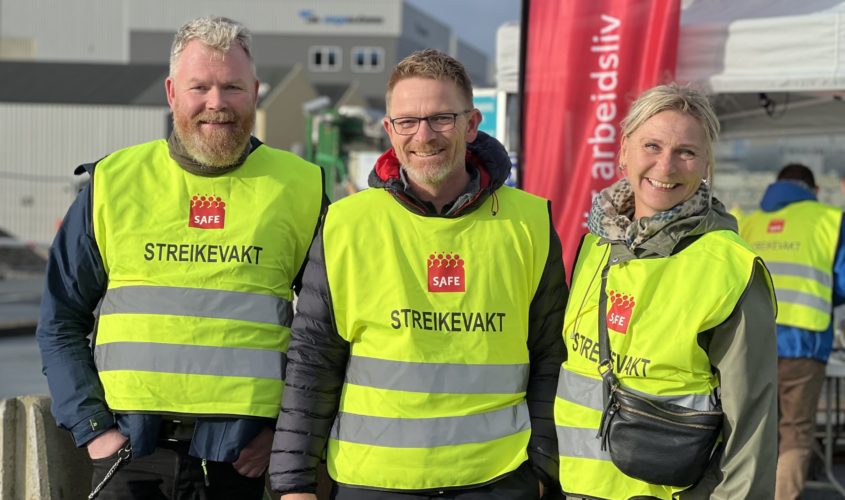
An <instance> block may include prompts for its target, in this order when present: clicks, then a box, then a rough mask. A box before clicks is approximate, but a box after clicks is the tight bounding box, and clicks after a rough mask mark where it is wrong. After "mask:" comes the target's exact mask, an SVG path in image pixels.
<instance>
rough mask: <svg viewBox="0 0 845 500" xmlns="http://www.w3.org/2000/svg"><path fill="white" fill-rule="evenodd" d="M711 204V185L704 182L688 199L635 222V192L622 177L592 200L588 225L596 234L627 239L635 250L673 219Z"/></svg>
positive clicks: (614, 239)
mask: <svg viewBox="0 0 845 500" xmlns="http://www.w3.org/2000/svg"><path fill="white" fill-rule="evenodd" d="M710 203H711V198H710V188H709V187H708V185H707V184H706V183H703V182H702V183H701V185H700V186H699V187H698V190H697V191H696V192H695V193H694V194H693V195H692V197H691V198H690V199H688V200H687V201H684V202H683V203H679V204H678V205H675V206H674V207H672V208H670V209H669V210H666V211H665V212H659V213H657V214H654V215H652V216H651V217H641V218H639V219H637V220H636V221H632V220H631V219H633V217H634V192H633V190H632V189H631V184H630V183H629V182H628V179H627V178H622V179H619V180H618V181H616V182H615V183H614V184H613V185H612V186H609V187H607V188H605V189H603V190H602V191H601V192H600V193H599V194H598V196H596V197H595V198H594V199H593V206H592V208H591V209H590V216H589V218H588V219H587V226H588V227H589V228H590V232H592V233H593V234H595V235H597V236H600V237H602V238H604V239H607V240H611V241H622V242H625V244H626V245H627V246H628V248H631V249H635V248H637V247H638V246H640V245H641V244H642V243H643V242H645V241H647V240H648V239H649V238H651V237H652V236H653V235H655V234H656V233H658V232H660V230H661V229H663V228H664V227H666V226H667V225H669V224H671V223H672V222H675V221H677V220H680V219H684V218H687V217H691V216H693V215H699V214H702V213H704V212H706V211H707V210H708V209H709V208H710Z"/></svg>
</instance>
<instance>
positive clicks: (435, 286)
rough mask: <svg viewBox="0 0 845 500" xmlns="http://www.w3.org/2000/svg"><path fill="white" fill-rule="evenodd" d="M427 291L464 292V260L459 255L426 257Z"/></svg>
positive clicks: (445, 254)
mask: <svg viewBox="0 0 845 500" xmlns="http://www.w3.org/2000/svg"><path fill="white" fill-rule="evenodd" d="M428 291H429V292H465V291H466V276H465V274H464V260H463V259H462V258H461V256H460V255H458V254H450V253H436V254H434V253H433V254H431V255H430V256H429V257H428Z"/></svg>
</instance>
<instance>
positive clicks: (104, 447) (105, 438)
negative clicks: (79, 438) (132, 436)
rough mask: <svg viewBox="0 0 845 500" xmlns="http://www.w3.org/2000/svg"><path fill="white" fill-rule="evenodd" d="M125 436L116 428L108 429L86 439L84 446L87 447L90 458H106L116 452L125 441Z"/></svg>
mask: <svg viewBox="0 0 845 500" xmlns="http://www.w3.org/2000/svg"><path fill="white" fill-rule="evenodd" d="M127 439H128V438H127V437H126V436H124V435H123V434H121V433H120V431H118V430H117V429H116V428H113V429H109V430H107V431H106V432H104V433H102V434H100V435H99V436H97V437H95V438H94V439H92V440H91V441H88V444H87V445H86V447H87V448H88V456H89V457H91V459H92V460H96V459H98V458H106V457H108V456H111V455H114V454H115V453H117V450H119V449H120V448H121V447H123V444H124V443H125V442H126V441H127Z"/></svg>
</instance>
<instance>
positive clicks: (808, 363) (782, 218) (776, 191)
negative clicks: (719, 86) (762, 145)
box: [740, 163, 845, 500]
mask: <svg viewBox="0 0 845 500" xmlns="http://www.w3.org/2000/svg"><path fill="white" fill-rule="evenodd" d="M817 193H818V187H817V186H816V181H815V177H814V176H813V172H812V171H811V170H810V169H809V168H807V167H806V166H804V165H801V164H798V163H792V164H789V165H786V166H785V167H783V169H781V171H780V173H778V176H777V181H776V182H774V183H773V184H771V185H770V186H769V187H768V188H767V189H766V192H765V194H764V195H763V199H762V201H761V202H760V210H757V211H755V212H753V213H752V214H750V215H749V216H748V217H746V218H745V219H744V220H743V222H742V224H741V225H740V228H741V231H740V233H741V234H742V237H743V238H745V240H746V241H747V242H748V243H749V244H750V245H751V248H753V249H754V251H756V252H757V253H758V254H760V256H762V257H763V260H765V261H766V266H767V267H768V268H769V270H770V271H771V272H772V279H773V280H774V284H775V293H776V294H777V298H778V315H777V332H778V343H777V345H778V403H779V407H780V420H779V423H778V428H779V435H780V436H779V437H780V441H779V451H780V453H779V457H778V471H777V492H776V495H775V498H776V499H778V500H792V499H796V498H799V497H800V496H801V491H802V490H803V489H804V484H805V482H806V476H807V469H808V466H809V459H810V455H811V454H812V446H813V440H814V434H815V429H816V407H817V406H818V402H819V396H820V394H821V389H822V382H824V377H825V364H826V363H827V359H828V357H829V356H830V352H831V350H832V348H833V327H834V325H833V307H834V306H836V305H839V304H841V303H842V302H843V301H844V299H843V297H845V252H843V250H842V242H843V236H845V234H843V233H842V231H843V227H842V211H841V210H840V209H838V208H836V207H832V206H828V205H825V204H822V203H819V202H818V201H817V200H816V194H817Z"/></svg>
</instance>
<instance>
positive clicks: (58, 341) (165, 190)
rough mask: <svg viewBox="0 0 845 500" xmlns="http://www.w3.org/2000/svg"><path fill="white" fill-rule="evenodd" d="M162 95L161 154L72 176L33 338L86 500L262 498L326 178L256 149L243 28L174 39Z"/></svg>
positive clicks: (220, 22) (136, 154)
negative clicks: (77, 185)
mask: <svg viewBox="0 0 845 500" xmlns="http://www.w3.org/2000/svg"><path fill="white" fill-rule="evenodd" d="M165 88H166V92H167V101H168V103H169V104H170V108H171V110H172V112H173V133H172V135H171V136H170V137H169V138H168V139H167V140H166V141H165V140H156V141H152V142H149V143H145V144H139V145H136V146H132V147H129V148H126V149H122V150H120V151H117V152H114V153H112V154H110V155H108V156H106V157H105V158H103V159H101V160H99V161H97V162H94V163H91V164H86V165H82V166H81V167H79V168H77V170H76V172H77V173H78V174H81V173H82V172H85V171H87V172H88V173H89V174H91V179H92V180H91V182H90V183H89V184H88V185H87V186H86V187H85V188H84V189H83V191H82V192H81V193H80V195H79V196H78V198H77V199H76V201H75V202H74V203H73V205H72V206H71V207H70V209H69V210H68V213H67V216H66V217H65V220H64V221H63V223H62V225H61V228H60V229H59V231H58V234H57V235H56V239H55V241H54V243H53V246H52V248H51V250H50V259H49V264H48V268H47V283H46V288H45V292H44V296H43V300H42V305H41V317H40V321H39V325H38V330H37V339H38V343H39V346H40V348H41V353H42V359H43V365H44V369H43V371H44V374H45V375H46V376H47V381H48V384H49V387H50V392H51V394H52V397H53V408H52V410H53V414H54V416H55V418H56V421H57V423H58V425H59V426H60V427H62V428H64V429H67V430H68V431H70V432H71V434H72V436H73V439H74V441H75V443H76V444H77V446H80V447H82V446H85V447H86V448H87V450H88V454H89V456H90V457H91V459H92V462H93V465H94V474H93V476H94V477H93V481H92V488H93V491H92V493H91V496H90V498H94V497H96V498H113V499H118V498H119V499H126V498H220V499H223V498H226V499H228V498H239V499H241V498H244V499H248V498H255V499H260V498H262V496H263V493H264V480H263V475H264V471H265V470H266V468H267V465H268V462H269V457H270V446H271V441H272V437H273V432H272V429H273V422H274V419H275V418H276V416H277V414H278V410H279V404H280V401H281V394H282V388H283V378H284V372H285V364H286V354H285V351H286V349H287V344H288V337H289V326H290V322H291V319H292V300H293V293H294V291H297V292H298V290H299V282H300V278H299V275H300V271H301V269H302V268H303V267H304V263H305V260H306V254H307V250H308V248H309V245H310V243H311V240H312V238H313V236H314V233H315V231H316V228H317V224H318V221H319V219H320V217H321V214H322V213H323V211H324V208H325V201H324V200H325V199H324V196H323V195H322V174H321V172H320V169H319V168H318V167H317V166H315V165H312V164H310V163H308V162H305V161H304V160H302V159H300V158H298V157H297V156H295V155H293V154H291V153H288V152H285V151H280V150H276V149H272V148H270V147H268V146H266V145H264V144H262V143H261V141H259V140H258V139H256V138H255V137H252V135H251V133H252V129H253V126H254V123H255V108H256V103H257V99H258V97H257V94H258V80H257V78H256V74H255V67H254V65H253V62H252V56H251V54H250V34H249V31H247V29H246V28H244V27H243V26H242V25H240V24H239V23H237V22H235V21H232V20H230V19H226V18H222V17H204V18H200V19H196V20H193V21H191V22H189V23H187V24H185V25H184V26H182V27H181V28H180V29H179V31H178V32H177V34H176V37H175V40H174V42H173V47H172V50H171V57H170V75H169V77H168V78H167V80H166V83H165ZM98 307H99V310H98V311H97V309H98ZM92 331H93V332H94V339H93V341H89V339H88V335H89V334H90V333H91V332H92ZM92 345H93V351H92V348H91V346H92Z"/></svg>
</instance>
